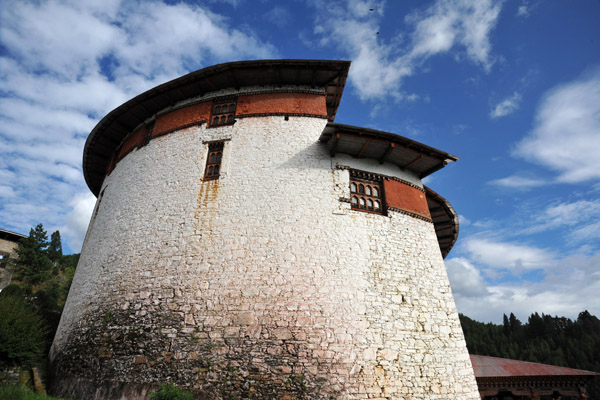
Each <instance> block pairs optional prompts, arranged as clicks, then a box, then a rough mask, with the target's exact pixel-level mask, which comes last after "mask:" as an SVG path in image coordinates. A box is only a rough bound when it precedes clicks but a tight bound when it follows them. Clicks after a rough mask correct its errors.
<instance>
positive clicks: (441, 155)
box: [319, 123, 458, 179]
mask: <svg viewBox="0 0 600 400" xmlns="http://www.w3.org/2000/svg"><path fill="white" fill-rule="evenodd" d="M319 140H320V141H321V142H323V143H326V144H327V146H328V149H329V151H330V153H331V155H332V156H333V155H335V153H344V154H349V155H351V156H353V157H357V158H371V159H375V160H379V162H380V163H384V162H387V163H391V164H395V165H397V166H398V167H399V168H401V169H404V170H408V171H411V172H414V173H415V174H416V175H417V176H418V177H419V178H421V179H422V178H425V177H426V176H428V175H430V174H432V173H433V172H435V171H437V170H439V169H441V168H443V167H444V166H446V165H447V164H448V163H449V162H452V161H456V160H458V157H456V156H454V155H452V154H449V153H446V152H443V151H441V150H437V149H435V148H433V147H430V146H427V145H424V144H422V143H419V142H416V141H414V140H411V139H408V138H406V137H403V136H400V135H397V134H395V133H390V132H383V131H377V130H374V129H368V128H361V127H357V126H350V125H343V124H336V123H328V124H327V126H326V127H325V129H324V130H323V133H322V134H321V137H320V138H319Z"/></svg>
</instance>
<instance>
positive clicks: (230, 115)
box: [208, 97, 237, 127]
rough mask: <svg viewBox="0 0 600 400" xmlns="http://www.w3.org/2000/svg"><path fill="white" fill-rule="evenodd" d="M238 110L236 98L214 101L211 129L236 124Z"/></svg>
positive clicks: (211, 112)
mask: <svg viewBox="0 0 600 400" xmlns="http://www.w3.org/2000/svg"><path fill="white" fill-rule="evenodd" d="M236 108H237V98H236V97H233V98H231V97H230V98H223V99H218V100H214V101H213V104H212V108H211V110H210V123H209V124H208V125H209V127H215V126H225V125H233V124H234V123H235V110H236Z"/></svg>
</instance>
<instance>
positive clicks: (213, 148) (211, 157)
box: [204, 141, 225, 181]
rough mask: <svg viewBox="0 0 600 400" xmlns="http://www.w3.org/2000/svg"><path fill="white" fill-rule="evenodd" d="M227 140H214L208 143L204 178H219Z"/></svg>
mask: <svg viewBox="0 0 600 400" xmlns="http://www.w3.org/2000/svg"><path fill="white" fill-rule="evenodd" d="M224 143H225V142H222V141H221V142H212V143H209V144H208V154H207V156H206V168H205V169H204V180H205V181H210V180H214V179H219V176H220V174H221V160H222V159H223V144H224Z"/></svg>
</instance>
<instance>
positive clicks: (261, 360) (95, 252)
mask: <svg viewBox="0 0 600 400" xmlns="http://www.w3.org/2000/svg"><path fill="white" fill-rule="evenodd" d="M349 67H350V63H349V62H346V61H316V60H264V61H245V62H235V63H227V64H221V65H217V66H213V67H209V68H205V69H202V70H199V71H196V72H193V73H190V74H188V75H185V76H183V77H181V78H178V79H175V80H173V81H171V82H167V83H165V84H163V85H160V86H158V87H156V88H154V89H151V90H149V91H147V92H145V93H143V94H141V95H139V96H137V97H135V98H134V99H132V100H130V101H128V102H126V103H125V104H123V105H121V106H120V107H118V108H116V109H115V110H113V111H112V112H111V113H109V114H108V115H107V116H106V117H105V118H104V119H102V120H101V121H100V123H99V124H98V125H97V126H96V127H95V128H94V130H93V131H92V132H91V134H90V136H89V138H88V140H87V142H86V146H85V150H84V162H83V168H84V174H85V179H86V182H87V184H88V186H89V187H90V189H91V191H92V192H93V193H94V194H95V195H96V196H97V198H98V200H97V203H96V207H95V210H94V214H93V217H92V220H91V222H90V226H89V229H88V232H87V236H86V239H85V243H84V246H83V249H82V253H81V259H80V261H79V265H78V267H77V271H76V274H75V277H74V279H73V284H72V287H71V290H70V293H69V297H68V300H67V304H66V306H65V309H64V312H63V315H62V318H61V321H60V326H59V329H58V331H57V333H56V337H55V339H54V343H53V346H52V350H51V358H52V359H53V365H54V374H55V377H54V382H53V389H54V392H55V393H57V394H60V395H63V396H69V397H74V398H80V399H93V398H97V399H105V398H108V399H121V398H128V399H138V398H146V397H147V395H148V393H149V391H150V390H153V389H156V388H157V387H158V386H159V385H160V384H162V383H167V382H174V383H175V384H177V385H178V386H180V387H184V388H187V389H188V390H190V391H193V392H194V393H195V394H196V395H197V397H198V398H203V399H204V398H206V399H233V398H262V399H276V398H281V399H284V398H285V399H301V398H305V399H444V400H445V399H449V398H456V399H477V398H479V395H478V391H477V386H476V383H475V378H474V376H473V370H472V367H471V363H470V360H469V355H468V353H467V349H466V346H465V341H464V337H463V333H462V329H461V326H460V323H459V320H458V315H457V312H456V308H455V305H454V300H453V297H452V293H451V290H450V285H449V283H448V278H447V275H446V271H445V268H444V263H443V257H444V256H445V255H446V254H447V253H448V251H450V249H451V247H452V245H453V244H454V242H455V241H456V237H457V234H458V219H457V216H456V214H455V212H454V210H453V209H452V207H451V205H450V204H449V203H448V202H447V201H446V200H444V199H443V198H442V197H441V196H440V195H438V194H437V193H435V192H434V191H432V190H431V189H429V188H427V187H426V186H424V185H423V183H422V178H424V177H425V176H428V175H429V174H431V173H433V172H435V171H436V170H438V169H440V168H442V167H443V166H444V165H446V164H447V163H448V162H452V161H455V160H456V157H454V156H453V155H451V154H448V153H445V152H443V151H440V150H437V149H434V148H431V147H429V146H426V145H424V144H421V143H418V142H415V141H412V140H410V139H407V138H404V137H402V136H399V135H396V134H392V133H387V132H381V131H375V130H371V129H365V128H360V127H355V126H348V125H342V124H337V123H334V122H333V120H334V117H335V113H336V110H337V107H338V105H339V102H340V99H341V95H342V91H343V89H344V84H345V81H346V77H347V74H348V69H349Z"/></svg>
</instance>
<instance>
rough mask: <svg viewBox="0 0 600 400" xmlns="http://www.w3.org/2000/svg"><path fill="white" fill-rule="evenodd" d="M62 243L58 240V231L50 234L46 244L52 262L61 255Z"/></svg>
mask: <svg viewBox="0 0 600 400" xmlns="http://www.w3.org/2000/svg"><path fill="white" fill-rule="evenodd" d="M62 255H63V253H62V243H61V242H60V232H59V231H56V232H54V233H53V234H52V235H51V236H50V245H49V246H48V257H50V260H52V261H54V262H58V261H59V260H60V259H61V257H62Z"/></svg>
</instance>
